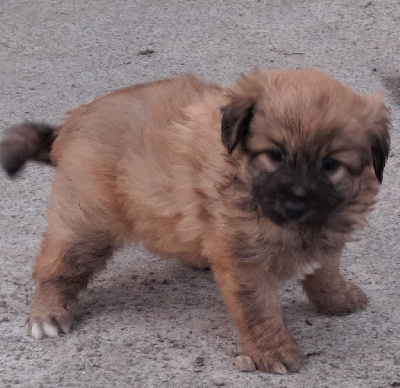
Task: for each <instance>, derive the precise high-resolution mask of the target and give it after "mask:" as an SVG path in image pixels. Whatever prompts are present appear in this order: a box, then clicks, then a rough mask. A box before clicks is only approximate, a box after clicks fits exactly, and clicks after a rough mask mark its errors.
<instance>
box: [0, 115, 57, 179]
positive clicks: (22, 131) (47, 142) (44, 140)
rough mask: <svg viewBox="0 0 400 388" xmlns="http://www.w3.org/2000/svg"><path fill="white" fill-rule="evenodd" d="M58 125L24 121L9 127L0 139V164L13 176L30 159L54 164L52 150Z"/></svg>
mask: <svg viewBox="0 0 400 388" xmlns="http://www.w3.org/2000/svg"><path fill="white" fill-rule="evenodd" d="M57 131H58V128H57V127H52V126H50V125H47V124H42V123H30V122H26V123H22V124H19V125H16V126H13V127H11V128H9V129H7V130H6V131H5V132H4V136H3V138H2V139H1V141H0V165H1V167H2V168H3V170H4V171H5V172H6V173H7V174H8V176H10V177H13V176H15V174H16V173H17V172H18V171H20V170H21V169H22V167H23V166H24V164H25V163H26V162H27V161H28V160H34V161H37V162H42V163H46V164H51V165H54V162H53V161H52V160H51V158H50V151H51V148H52V145H53V142H54V140H55V138H56V137H57Z"/></svg>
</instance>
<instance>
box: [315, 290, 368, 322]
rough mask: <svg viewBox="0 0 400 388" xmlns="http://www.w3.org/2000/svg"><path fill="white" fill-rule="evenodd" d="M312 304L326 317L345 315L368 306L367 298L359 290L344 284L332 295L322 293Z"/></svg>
mask: <svg viewBox="0 0 400 388" xmlns="http://www.w3.org/2000/svg"><path fill="white" fill-rule="evenodd" d="M314 303H315V305H316V307H317V309H318V311H320V312H322V313H325V314H328V315H346V314H350V313H353V312H355V311H358V310H363V309H365V307H366V306H367V304H368V296H367V295H366V294H365V292H364V291H363V290H361V288H359V287H358V286H356V285H355V284H353V283H350V282H346V283H344V284H343V285H342V286H341V287H340V288H339V289H337V290H335V291H334V292H332V293H324V292H322V293H321V294H320V296H319V298H317V299H316V300H314Z"/></svg>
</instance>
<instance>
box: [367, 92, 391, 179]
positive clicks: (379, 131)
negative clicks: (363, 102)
mask: <svg viewBox="0 0 400 388" xmlns="http://www.w3.org/2000/svg"><path fill="white" fill-rule="evenodd" d="M367 102H368V105H369V109H370V114H369V117H368V127H369V134H370V149H371V156H372V164H373V166H374V171H375V175H376V177H377V178H378V180H379V183H382V178H383V170H384V168H385V164H386V161H387V158H388V156H389V147H390V135H389V126H390V114H389V111H388V109H387V108H386V107H385V105H383V103H382V95H381V94H376V95H372V96H367Z"/></svg>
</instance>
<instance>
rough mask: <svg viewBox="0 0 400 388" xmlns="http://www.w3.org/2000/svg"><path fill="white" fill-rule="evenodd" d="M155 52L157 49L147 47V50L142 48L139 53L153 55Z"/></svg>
mask: <svg viewBox="0 0 400 388" xmlns="http://www.w3.org/2000/svg"><path fill="white" fill-rule="evenodd" d="M155 52H156V51H155V50H153V49H149V48H147V49H145V50H140V51H139V55H151V54H154V53H155Z"/></svg>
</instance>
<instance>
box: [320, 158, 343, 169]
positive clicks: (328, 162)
mask: <svg viewBox="0 0 400 388" xmlns="http://www.w3.org/2000/svg"><path fill="white" fill-rule="evenodd" d="M339 167H340V162H339V161H338V160H336V159H334V158H326V159H325V160H324V161H323V162H322V168H323V169H324V170H325V171H326V172H335V171H336V170H337V169H338V168H339Z"/></svg>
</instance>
